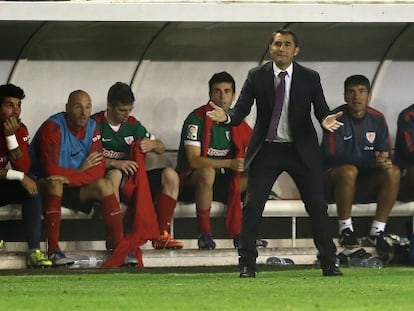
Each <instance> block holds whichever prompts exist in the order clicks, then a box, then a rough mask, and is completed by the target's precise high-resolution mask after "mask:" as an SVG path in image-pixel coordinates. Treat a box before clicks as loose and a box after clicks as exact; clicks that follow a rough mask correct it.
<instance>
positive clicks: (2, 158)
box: [0, 156, 8, 163]
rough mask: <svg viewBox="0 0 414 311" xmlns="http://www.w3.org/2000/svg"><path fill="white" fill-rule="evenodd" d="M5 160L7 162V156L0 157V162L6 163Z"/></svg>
mask: <svg viewBox="0 0 414 311" xmlns="http://www.w3.org/2000/svg"><path fill="white" fill-rule="evenodd" d="M7 162H8V160H7V156H4V157H0V163H7Z"/></svg>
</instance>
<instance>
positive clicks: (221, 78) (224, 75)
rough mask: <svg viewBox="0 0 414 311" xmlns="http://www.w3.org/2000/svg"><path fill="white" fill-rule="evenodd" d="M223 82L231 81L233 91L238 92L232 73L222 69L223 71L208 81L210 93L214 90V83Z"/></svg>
mask: <svg viewBox="0 0 414 311" xmlns="http://www.w3.org/2000/svg"><path fill="white" fill-rule="evenodd" d="M222 82H228V83H231V86H232V88H233V93H236V82H235V81H234V79H233V77H232V76H231V74H229V73H228V72H226V71H222V72H217V73H215V74H214V75H213V76H212V77H211V79H210V81H208V88H209V90H210V93H211V92H212V91H213V85H214V84H217V83H222Z"/></svg>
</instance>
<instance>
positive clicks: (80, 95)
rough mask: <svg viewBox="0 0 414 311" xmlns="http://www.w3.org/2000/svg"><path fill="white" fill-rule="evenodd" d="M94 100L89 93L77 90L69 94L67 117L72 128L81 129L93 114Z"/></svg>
mask: <svg viewBox="0 0 414 311" xmlns="http://www.w3.org/2000/svg"><path fill="white" fill-rule="evenodd" d="M91 112H92V101H91V98H90V96H89V94H88V93H86V92H85V91H82V90H76V91H73V92H72V93H70V94H69V98H68V103H67V104H66V119H67V121H68V124H69V126H70V127H71V128H74V129H80V128H82V127H84V126H85V125H86V123H87V122H88V120H89V117H90V116H91Z"/></svg>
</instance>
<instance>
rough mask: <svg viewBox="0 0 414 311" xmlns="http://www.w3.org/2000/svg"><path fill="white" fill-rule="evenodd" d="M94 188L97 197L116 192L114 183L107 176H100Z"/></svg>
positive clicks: (100, 197)
mask: <svg viewBox="0 0 414 311" xmlns="http://www.w3.org/2000/svg"><path fill="white" fill-rule="evenodd" d="M92 190H93V191H94V192H95V193H96V199H102V198H104V197H106V196H108V195H111V194H114V188H113V184H112V182H111V181H110V180H109V179H106V178H99V179H98V180H96V181H95V182H94V185H93V189H92Z"/></svg>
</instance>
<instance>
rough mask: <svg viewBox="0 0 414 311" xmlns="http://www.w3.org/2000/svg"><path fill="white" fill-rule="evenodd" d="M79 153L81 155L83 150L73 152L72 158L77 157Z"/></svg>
mask: <svg viewBox="0 0 414 311" xmlns="http://www.w3.org/2000/svg"><path fill="white" fill-rule="evenodd" d="M79 153H81V150H79V151H71V152H70V156H71V157H76V156H77V155H78V154H79Z"/></svg>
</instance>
